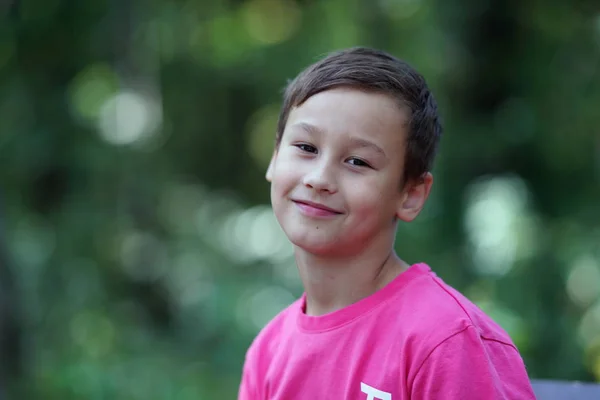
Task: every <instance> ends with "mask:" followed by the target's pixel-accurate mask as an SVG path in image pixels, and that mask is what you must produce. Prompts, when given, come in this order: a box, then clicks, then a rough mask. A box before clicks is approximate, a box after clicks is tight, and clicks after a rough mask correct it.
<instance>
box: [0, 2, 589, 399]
mask: <svg viewBox="0 0 600 400" xmlns="http://www.w3.org/2000/svg"><path fill="white" fill-rule="evenodd" d="M0 18H1V19H0V76H1V77H2V78H3V79H1V80H0V94H1V95H0V160H1V162H2V164H1V165H2V168H1V169H0V184H1V191H0V199H1V202H0V203H1V208H0V217H1V220H0V221H1V222H2V223H1V226H0V229H1V231H0V336H1V337H0V345H1V346H2V347H1V349H0V354H1V355H2V356H1V357H0V397H1V396H2V395H4V396H7V398H15V399H61V400H65V399H105V398H106V399H144V400H150V399H169V398H173V399H182V400H185V399H208V398H235V396H236V392H237V385H238V382H239V374H240V371H241V365H242V362H243V357H244V353H245V350H246V348H247V346H248V345H249V343H250V341H251V340H252V338H253V337H254V335H255V334H256V333H257V331H258V330H259V329H260V327H261V326H263V325H264V324H265V323H266V322H267V321H268V320H269V319H270V318H271V317H272V316H273V315H275V314H276V313H277V312H278V311H279V310H281V309H282V308H283V307H284V306H285V305H287V304H289V303H290V302H291V301H293V299H294V298H295V297H296V296H298V295H299V294H300V293H301V291H302V289H301V286H300V284H299V280H298V277H297V275H296V270H295V267H294V265H293V259H292V256H291V248H290V246H289V244H288V243H287V242H286V240H285V237H283V235H282V233H281V231H280V230H279V228H278V226H277V224H276V222H275V220H274V218H273V216H272V213H271V211H270V207H269V205H268V203H269V195H268V193H269V188H268V185H267V183H266V182H265V180H264V172H265V168H266V165H267V163H268V160H269V157H270V154H271V151H272V144H273V137H274V131H275V122H276V118H277V113H278V107H279V102H280V98H281V89H282V88H283V86H284V85H285V83H286V82H287V80H288V79H291V78H293V77H294V76H295V75H296V74H297V73H298V72H299V71H300V70H301V69H302V68H304V67H305V66H306V65H308V64H309V63H311V62H313V61H314V60H316V59H317V58H318V57H320V56H322V55H323V54H325V53H326V52H329V51H331V50H334V49H339V48H342V47H348V46H354V45H368V46H374V47H379V48H382V49H384V50H387V51H390V52H392V53H393V54H395V55H397V56H399V57H401V58H404V59H406V60H407V61H409V62H410V63H411V64H413V65H414V66H415V67H417V69H419V70H420V71H421V72H422V73H423V74H424V75H425V76H426V78H427V79H428V81H429V82H430V86H431V87H432V88H433V90H434V93H435V94H436V96H437V98H438V100H439V103H440V108H441V110H442V113H443V117H444V120H445V128H446V130H445V136H444V138H443V142H442V148H441V153H440V156H439V158H438V162H437V164H436V168H435V171H434V175H435V177H436V183H435V185H434V190H433V193H432V196H431V199H430V202H429V203H428V205H427V207H426V209H425V210H424V213H423V215H422V216H421V217H419V218H418V219H417V221H416V222H414V223H412V224H410V225H407V226H401V227H400V228H399V235H398V242H397V247H398V251H399V252H400V254H401V256H403V257H404V258H406V259H407V260H408V261H410V262H416V261H426V262H428V263H429V264H430V265H432V267H433V268H434V269H435V270H436V271H437V272H438V274H439V275H440V276H442V277H443V278H444V279H445V280H446V281H447V282H449V283H450V284H452V285H454V286H455V287H457V288H458V289H459V290H461V291H463V292H464V293H465V294H466V295H467V296H469V297H470V298H471V299H472V300H474V301H475V302H476V303H478V304H479V305H481V307H482V308H484V309H485V310H486V311H487V312H488V313H490V314H491V315H492V316H493V317H494V318H496V319H497V321H498V322H500V324H501V325H502V326H504V327H505V328H506V329H507V330H508V331H509V333H510V334H511V335H512V337H513V338H514V340H515V341H516V343H517V345H518V346H519V348H520V349H521V351H522V354H523V356H524V358H525V361H526V364H527V366H528V370H529V372H530V375H531V377H532V378H553V379H569V380H586V381H594V380H600V207H599V206H598V204H599V203H598V199H600V132H599V130H598V129H599V128H598V127H599V126H600V111H599V108H598V104H600V72H599V71H600V64H599V62H600V3H598V2H596V1H591V0H590V1H574V2H561V1H547V2H518V1H500V0H488V1H474V0H453V1H442V0H378V1H372V0H329V1H317V0H313V1H309V0H304V1H301V0H247V1H243V0H237V1H233V0H229V1H226V0H202V1H200V0H178V1H166V0H163V1H160V0H150V1H143V2H142V1H134V0H97V1H67V0H62V1H61V0H13V1H5V2H2V3H1V4H0Z"/></svg>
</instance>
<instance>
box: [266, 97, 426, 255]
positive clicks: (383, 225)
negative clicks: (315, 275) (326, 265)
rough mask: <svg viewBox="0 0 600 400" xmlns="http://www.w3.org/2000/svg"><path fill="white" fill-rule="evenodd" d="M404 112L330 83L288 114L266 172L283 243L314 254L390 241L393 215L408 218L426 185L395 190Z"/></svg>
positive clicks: (416, 210) (400, 172) (338, 252)
mask: <svg viewBox="0 0 600 400" xmlns="http://www.w3.org/2000/svg"><path fill="white" fill-rule="evenodd" d="M405 123H406V113H405V112H403V111H402V110H401V109H400V107H399V106H398V104H397V102H396V101H394V100H393V99H392V98H391V97H389V96H387V95H385V94H378V93H367V92H362V91H359V90H356V89H348V88H337V89H332V90H327V91H325V92H321V93H318V94H316V95H314V96H312V97H310V98H309V99H308V100H307V101H306V102H305V103H303V104H302V105H301V106H300V107H297V108H295V109H293V110H292V111H291V112H290V114H289V117H288V121H287V125H286V128H285V132H284V134H283V137H282V139H281V142H280V144H279V146H278V148H277V150H276V151H275V154H274V155H273V160H272V162H271V165H270V167H269V171H268V172H267V179H268V180H270V181H271V182H272V185H271V201H272V204H273V209H274V212H275V215H276V217H277V219H278V221H279V223H280V224H281V226H282V228H283V230H284V231H285V233H286V235H287V236H288V238H289V239H290V241H291V242H292V243H293V244H294V245H296V246H299V247H300V248H303V249H304V250H306V251H309V252H311V253H314V254H320V255H330V256H332V255H352V254H356V253H359V252H360V251H361V250H362V249H364V247H365V246H366V245H368V244H371V243H373V242H374V241H375V242H378V243H381V244H384V245H385V244H389V245H391V243H392V242H391V240H393V235H394V232H395V226H396V224H395V219H396V218H395V217H398V218H400V219H402V220H405V221H410V220H412V219H413V218H414V217H416V215H417V214H418V213H419V211H420V209H421V207H422V206H423V203H424V201H425V199H426V198H427V195H428V193H429V188H430V186H431V176H430V175H428V177H427V179H425V181H424V183H420V184H417V185H412V184H407V185H405V186H404V188H402V189H401V187H400V184H401V181H402V176H403V165H404V154H405V146H404V143H405V133H406V129H405Z"/></svg>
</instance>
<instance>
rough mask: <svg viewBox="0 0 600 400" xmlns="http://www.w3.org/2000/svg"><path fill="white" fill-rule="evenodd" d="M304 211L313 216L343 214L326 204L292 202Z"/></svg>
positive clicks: (304, 201) (302, 201)
mask: <svg viewBox="0 0 600 400" xmlns="http://www.w3.org/2000/svg"><path fill="white" fill-rule="evenodd" d="M292 201H293V202H294V203H295V204H296V205H297V206H298V207H299V208H300V209H301V210H302V211H304V212H305V213H307V214H310V215H311V216H331V215H340V214H343V213H342V212H341V211H338V210H336V209H334V208H331V207H327V206H326V205H324V204H320V203H315V202H313V201H307V200H292Z"/></svg>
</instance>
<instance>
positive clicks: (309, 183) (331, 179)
mask: <svg viewBox="0 0 600 400" xmlns="http://www.w3.org/2000/svg"><path fill="white" fill-rule="evenodd" d="M332 169H333V168H331V166H328V165H326V163H324V162H323V163H320V164H319V165H315V166H314V167H313V168H312V169H311V170H310V171H309V172H308V173H307V174H306V175H304V179H303V183H304V185H305V186H306V187H308V188H310V189H313V190H316V191H317V192H329V193H335V192H337V190H338V189H337V184H336V179H335V173H334V171H333V170H332Z"/></svg>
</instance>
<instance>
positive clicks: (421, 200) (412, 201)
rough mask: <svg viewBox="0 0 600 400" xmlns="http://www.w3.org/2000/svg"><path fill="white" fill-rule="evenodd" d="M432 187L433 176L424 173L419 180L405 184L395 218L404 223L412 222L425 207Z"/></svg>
mask: <svg viewBox="0 0 600 400" xmlns="http://www.w3.org/2000/svg"><path fill="white" fill-rule="evenodd" d="M431 185H433V175H431V173H430V172H427V173H425V174H424V175H423V176H422V177H421V178H420V179H419V180H417V181H414V182H406V184H405V187H404V189H403V190H402V199H401V201H400V204H399V206H398V209H397V210H396V216H397V217H398V218H399V219H401V220H402V221H405V222H411V221H412V220H414V219H415V218H416V217H417V216H418V215H419V213H420V212H421V210H422V209H423V206H424V205H425V201H426V200H427V198H428V197H429V192H430V191H431Z"/></svg>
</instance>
